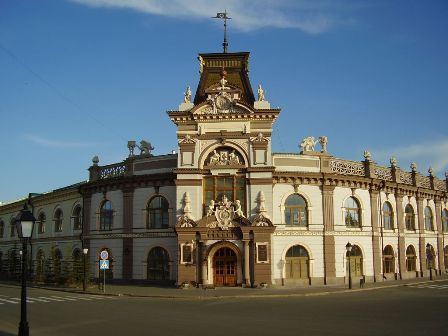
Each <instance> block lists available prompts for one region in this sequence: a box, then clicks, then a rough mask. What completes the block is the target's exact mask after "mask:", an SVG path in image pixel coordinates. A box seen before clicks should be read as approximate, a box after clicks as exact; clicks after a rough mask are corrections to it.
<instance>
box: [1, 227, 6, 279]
mask: <svg viewBox="0 0 448 336" xmlns="http://www.w3.org/2000/svg"><path fill="white" fill-rule="evenodd" d="M4 234H5V222H4V221H3V219H0V238H3V235H4ZM0 271H1V270H0Z"/></svg>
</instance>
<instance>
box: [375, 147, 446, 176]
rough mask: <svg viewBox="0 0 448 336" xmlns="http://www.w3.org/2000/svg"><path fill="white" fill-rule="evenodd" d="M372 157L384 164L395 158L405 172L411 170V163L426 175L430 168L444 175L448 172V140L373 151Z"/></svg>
mask: <svg viewBox="0 0 448 336" xmlns="http://www.w3.org/2000/svg"><path fill="white" fill-rule="evenodd" d="M372 156H373V159H374V160H379V161H383V162H389V158H390V157H391V156H395V157H396V158H397V160H398V165H399V166H401V168H402V169H403V170H410V169H409V165H410V163H411V162H416V163H417V167H418V170H419V171H420V172H421V173H422V174H424V175H425V174H426V173H427V170H428V168H429V167H432V168H433V169H434V171H435V172H436V173H443V172H444V171H445V170H448V139H439V140H434V141H431V142H427V141H426V142H421V143H418V144H410V145H408V146H400V147H391V148H386V149H380V150H377V151H373V150H372ZM400 163H401V164H400ZM403 163H407V165H403Z"/></svg>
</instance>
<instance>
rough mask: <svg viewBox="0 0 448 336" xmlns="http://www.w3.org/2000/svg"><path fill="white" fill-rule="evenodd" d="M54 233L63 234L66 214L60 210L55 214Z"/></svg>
mask: <svg viewBox="0 0 448 336" xmlns="http://www.w3.org/2000/svg"><path fill="white" fill-rule="evenodd" d="M53 220H54V232H62V222H63V220H64V213H63V212H62V210H61V209H60V208H57V209H56V211H55V212H54V219H53Z"/></svg>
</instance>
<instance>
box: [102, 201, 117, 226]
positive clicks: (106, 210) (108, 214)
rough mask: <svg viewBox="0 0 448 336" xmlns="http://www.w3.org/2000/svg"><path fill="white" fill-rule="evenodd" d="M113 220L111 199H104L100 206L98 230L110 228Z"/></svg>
mask: <svg viewBox="0 0 448 336" xmlns="http://www.w3.org/2000/svg"><path fill="white" fill-rule="evenodd" d="M113 222H114V210H113V209H112V203H111V201H109V200H107V199H105V200H104V201H103V203H101V207H100V230H101V231H110V230H112V226H113Z"/></svg>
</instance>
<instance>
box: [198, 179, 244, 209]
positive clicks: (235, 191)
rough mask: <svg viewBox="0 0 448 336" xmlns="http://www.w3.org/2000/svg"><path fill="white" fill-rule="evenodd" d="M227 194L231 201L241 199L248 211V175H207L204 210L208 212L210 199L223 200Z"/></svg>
mask: <svg viewBox="0 0 448 336" xmlns="http://www.w3.org/2000/svg"><path fill="white" fill-rule="evenodd" d="M224 196H226V197H227V198H228V199H229V200H230V201H232V202H235V201H236V200H238V201H240V204H241V209H242V210H243V212H244V213H245V212H246V177H245V176H240V175H234V176H216V175H214V176H206V177H204V179H203V202H204V203H203V211H204V215H205V214H206V213H207V208H208V206H209V205H210V201H215V202H221V201H222V199H223V197H224Z"/></svg>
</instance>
